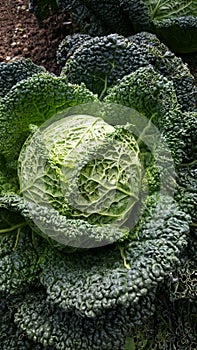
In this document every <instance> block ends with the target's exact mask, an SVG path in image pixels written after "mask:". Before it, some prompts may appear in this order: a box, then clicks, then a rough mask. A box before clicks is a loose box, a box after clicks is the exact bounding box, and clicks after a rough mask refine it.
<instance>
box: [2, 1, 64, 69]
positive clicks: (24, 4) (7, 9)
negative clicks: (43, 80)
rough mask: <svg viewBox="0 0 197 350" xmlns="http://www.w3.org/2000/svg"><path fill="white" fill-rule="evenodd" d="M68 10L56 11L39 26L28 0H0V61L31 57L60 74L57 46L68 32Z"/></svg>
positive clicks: (37, 62) (35, 61)
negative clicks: (64, 12)
mask: <svg viewBox="0 0 197 350" xmlns="http://www.w3.org/2000/svg"><path fill="white" fill-rule="evenodd" d="M69 23H70V20H69V16H68V14H63V13H60V12H59V13H57V14H53V15H51V16H50V17H49V18H48V19H47V20H45V21H44V28H39V26H38V24H37V21H36V18H35V17H34V15H33V14H31V13H29V10H28V0H4V1H3V0H0V61H5V62H9V61H10V60H12V59H17V58H19V57H25V58H30V59H31V60H32V61H33V62H34V63H36V64H38V65H42V66H44V67H45V68H46V69H47V70H48V71H50V72H53V73H56V74H59V72H60V67H59V66H58V65H57V63H56V50H57V47H58V45H59V43H60V42H61V40H62V39H63V38H64V36H65V35H67V34H70V30H71V27H70V26H71V25H70V24H69Z"/></svg>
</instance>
